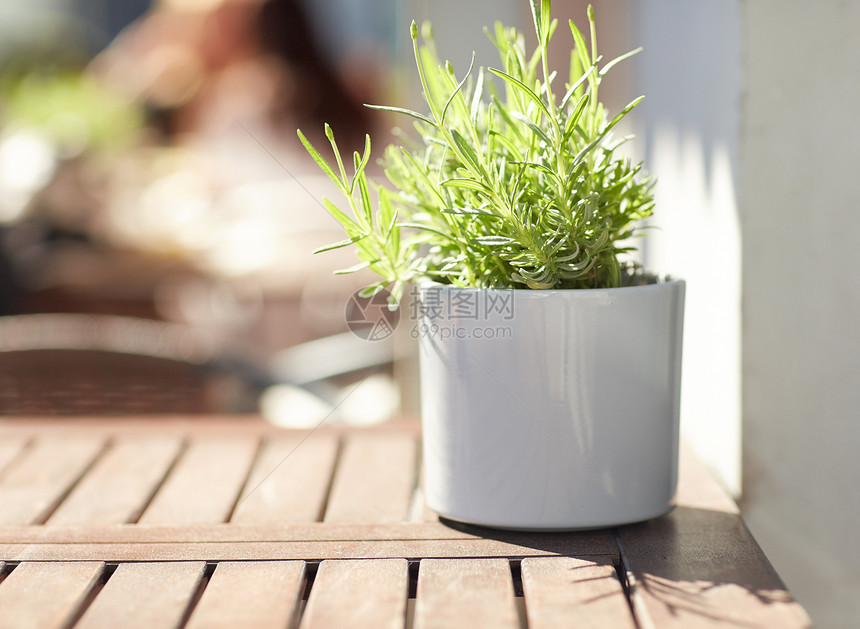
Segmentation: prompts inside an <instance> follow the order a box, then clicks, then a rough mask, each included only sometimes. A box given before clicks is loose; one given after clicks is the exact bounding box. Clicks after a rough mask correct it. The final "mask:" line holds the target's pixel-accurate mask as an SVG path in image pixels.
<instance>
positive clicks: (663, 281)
mask: <svg viewBox="0 0 860 629" xmlns="http://www.w3.org/2000/svg"><path fill="white" fill-rule="evenodd" d="M686 283H687V282H686V280H684V279H681V278H677V277H669V276H667V277H665V278H659V279H658V280H657V281H656V282H654V283H653V284H642V285H639V286H619V287H616V288H478V287H475V286H454V285H453V284H440V283H438V282H434V281H433V280H424V281H422V282H419V283H416V287H417V288H418V289H420V290H426V289H430V288H432V289H439V290H448V291H452V292H453V291H474V292H483V291H493V290H495V291H513V292H515V293H517V294H518V295H521V296H526V295H534V296H535V297H537V296H539V295H540V296H548V295H554V294H559V295H572V294H576V293H580V294H584V295H585V294H587V295H594V294H598V293H610V294H612V293H615V294H617V293H618V292H631V291H654V290H660V289H661V288H662V289H666V288H670V287H675V286H686Z"/></svg>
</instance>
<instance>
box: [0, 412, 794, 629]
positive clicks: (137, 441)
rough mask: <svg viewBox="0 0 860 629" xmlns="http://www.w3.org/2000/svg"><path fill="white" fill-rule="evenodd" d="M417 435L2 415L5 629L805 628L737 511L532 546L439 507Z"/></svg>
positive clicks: (713, 494)
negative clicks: (434, 507)
mask: <svg viewBox="0 0 860 629" xmlns="http://www.w3.org/2000/svg"><path fill="white" fill-rule="evenodd" d="M419 463H420V449H419V432H418V429H417V426H416V424H415V423H414V422H403V423H402V424H394V425H391V426H389V427H384V428H378V429H373V430H369V431H364V432H359V431H338V430H335V429H328V428H325V427H324V428H320V429H318V430H316V431H314V432H297V431H293V432H288V431H282V430H278V429H275V428H273V427H271V426H268V425H267V424H265V423H263V422H262V421H260V420H258V419H255V418H240V419H236V418H233V419H229V418H226V417H225V418H217V417H216V418H208V419H202V420H190V419H183V418H171V419H138V420H134V419H122V420H86V419H85V420H78V419H69V420H64V421H62V422H59V421H55V420H46V419H14V420H12V419H7V420H0V627H63V628H66V627H76V628H90V627H110V628H116V627H146V628H157V627H190V628H194V629H196V628H200V627H294V626H299V627H301V629H312V628H314V627H336V628H340V627H345V628H354V627H370V628H374V629H379V628H386V627H392V628H393V627H404V626H407V627H409V626H414V627H417V628H432V627H444V628H446V629H448V628H453V627H470V628H476V627H492V628H494V629H497V628H498V629H502V628H505V627H530V628H535V629H537V628H543V627H568V626H571V627H574V626H575V627H613V628H614V627H643V628H650V627H684V628H689V627H700V626H701V627H704V626H707V627H710V626H723V625H725V626H732V627H738V626H742V627H752V626H757V627H768V628H771V627H780V628H788V627H802V626H807V625H808V624H809V621H808V618H807V617H806V615H805V613H804V611H803V610H802V608H800V607H799V606H798V605H797V603H795V602H794V601H793V600H792V598H791V596H790V595H789V593H788V592H787V591H786V589H785V587H784V586H783V584H782V582H781V581H780V579H779V577H778V576H777V574H776V573H775V572H774V570H773V568H772V567H771V565H770V563H769V562H768V561H767V559H766V558H765V556H764V554H763V553H762V551H761V550H760V548H759V547H758V545H757V544H756V542H755V540H754V539H753V538H752V537H751V536H750V534H749V532H748V531H747V529H746V527H745V525H744V523H743V521H742V520H741V518H740V516H739V515H738V511H737V508H736V507H735V504H734V503H733V502H732V501H731V500H730V499H729V498H727V496H726V495H725V494H724V492H723V491H722V490H721V489H720V488H719V487H718V486H717V485H716V484H715V483H714V481H713V480H712V479H711V478H710V476H709V475H708V474H707V472H705V471H704V470H703V468H702V467H701V466H699V465H698V464H697V463H696V462H695V461H694V460H693V459H691V458H689V457H686V456H685V457H684V459H683V461H682V471H681V487H680V491H679V496H678V505H679V506H678V507H677V508H676V509H675V510H674V511H673V512H672V513H671V514H670V515H668V516H666V517H663V518H660V519H657V520H654V521H651V522H648V523H645V524H639V525H633V526H626V527H621V528H618V529H614V530H604V531H596V532H585V533H564V534H561V533H552V534H525V533H512V532H501V531H493V530H489V529H481V528H478V527H469V526H462V525H456V524H453V523H448V522H442V521H440V520H439V518H438V517H437V516H436V515H435V514H433V513H432V512H429V511H428V510H427V509H426V508H425V507H424V505H423V500H422V498H421V492H420V479H419V476H420V474H419V469H420V465H419Z"/></svg>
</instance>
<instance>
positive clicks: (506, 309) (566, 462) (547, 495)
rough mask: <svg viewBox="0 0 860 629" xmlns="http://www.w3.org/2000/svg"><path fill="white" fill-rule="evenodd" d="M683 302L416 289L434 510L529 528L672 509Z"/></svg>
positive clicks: (598, 293) (639, 294) (652, 293)
mask: <svg viewBox="0 0 860 629" xmlns="http://www.w3.org/2000/svg"><path fill="white" fill-rule="evenodd" d="M684 291H685V284H684V282H683V281H669V282H663V283H658V284H653V285H648V286H638V287H628V288H617V289H593V290H566V291H565V290H509V291H508V290H498V291H495V290H481V289H462V288H456V287H449V286H439V285H427V286H423V287H421V288H420V289H419V296H420V298H419V302H418V306H417V315H418V317H419V319H418V321H417V323H416V325H415V327H414V330H415V335H416V336H418V337H419V345H420V360H421V385H422V386H421V388H422V421H423V436H424V442H423V443H424V465H425V468H424V474H425V477H424V482H425V493H426V498H427V503H428V506H429V507H430V508H431V509H433V510H434V511H436V512H437V513H439V514H440V515H442V516H444V517H447V518H451V519H454V520H458V521H463V522H469V523H473V524H481V525H484V526H492V527H498V528H511V529H528V530H572V529H585V528H597V527H605V526H615V525H619V524H625V523H630V522H637V521H641V520H646V519H649V518H653V517H656V516H659V515H662V514H663V513H666V512H667V511H668V510H670V509H671V506H672V499H673V497H674V494H675V489H676V484H677V470H678V426H679V409H680V381H681V338H682V328H683V314H684Z"/></svg>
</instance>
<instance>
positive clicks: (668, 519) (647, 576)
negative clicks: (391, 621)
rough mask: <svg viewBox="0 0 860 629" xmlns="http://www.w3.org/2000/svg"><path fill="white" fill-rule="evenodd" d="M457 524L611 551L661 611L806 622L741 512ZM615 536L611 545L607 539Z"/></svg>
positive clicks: (564, 548)
mask: <svg viewBox="0 0 860 629" xmlns="http://www.w3.org/2000/svg"><path fill="white" fill-rule="evenodd" d="M439 520H440V522H441V523H442V524H444V525H446V526H449V527H451V528H452V529H455V530H458V531H463V532H466V533H470V534H473V535H480V536H482V537H485V538H488V539H494V540H497V541H502V542H508V543H514V544H517V545H519V546H522V547H526V548H531V549H534V550H536V551H540V552H541V554H545V553H558V554H563V555H570V556H574V557H581V558H583V559H588V557H589V556H594V555H610V556H612V557H613V563H616V566H617V567H618V568H619V575H620V576H621V578H622V581H624V580H625V576H624V575H625V574H627V575H628V578H631V582H628V583H624V586H625V588H626V589H627V591H628V592H630V591H631V590H636V592H637V594H638V595H639V596H640V597H641V599H642V600H643V602H644V604H645V606H646V607H647V609H648V613H649V614H650V615H652V616H654V617H655V620H656V619H659V618H662V617H667V618H675V619H676V620H678V619H681V618H684V617H687V618H689V620H690V621H693V620H694V619H695V617H698V618H700V619H710V620H714V621H720V622H725V623H728V624H733V625H737V626H766V625H762V622H763V621H764V622H765V623H767V622H770V621H776V622H780V623H781V622H782V621H784V622H785V624H784V625H782V624H781V625H780V626H804V625H805V624H806V620H807V619H805V614H804V613H803V611H802V609H801V608H800V607H799V606H797V605H796V603H795V602H794V599H793V598H792V596H791V594H790V593H789V592H788V590H787V589H786V587H785V585H784V584H783V582H782V580H781V579H780V577H779V576H778V575H777V573H776V571H775V570H774V568H773V566H772V565H771V564H770V561H769V560H768V559H767V557H766V556H765V554H764V552H763V551H762V550H761V548H760V547H759V546H758V543H757V542H756V541H755V540H754V538H753V537H752V535H751V534H750V532H749V530H748V529H747V527H746V525H745V524H744V522H743V520H742V518H741V517H740V515H739V514H737V513H732V512H726V511H719V510H713V509H702V508H694V507H686V506H679V507H676V508H675V509H674V510H673V511H672V512H670V513H669V514H667V515H665V516H662V517H659V518H655V519H653V520H649V521H647V522H641V523H638V524H630V525H626V526H621V527H617V528H614V529H602V530H591V531H575V532H566V533H564V532H562V533H559V532H547V533H538V532H535V533H530V532H522V531H506V530H497V529H491V528H486V527H481V526H474V525H469V524H463V523H460V522H455V521H451V520H447V519H444V518H441V517H440V519H439ZM606 539H609V540H610V541H611V547H609V546H607V544H606V543H605V540H606Z"/></svg>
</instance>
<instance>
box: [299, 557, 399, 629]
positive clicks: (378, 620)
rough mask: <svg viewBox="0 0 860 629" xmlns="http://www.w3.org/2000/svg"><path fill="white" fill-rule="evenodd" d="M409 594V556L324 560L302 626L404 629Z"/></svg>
mask: <svg viewBox="0 0 860 629" xmlns="http://www.w3.org/2000/svg"><path fill="white" fill-rule="evenodd" d="M408 595H409V571H408V564H407V562H406V560H405V559H368V560H361V561H336V560H334V561H323V562H322V563H321V564H320V567H319V570H318V571H317V575H316V578H315V579H314V584H313V588H312V589H311V594H310V597H309V598H308V605H307V607H306V608H305V613H304V616H303V617H302V623H301V625H300V629H322V628H326V627H350V628H351V629H364V628H366V629H402V627H403V626H404V625H405V623H406V599H407V597H408Z"/></svg>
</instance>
